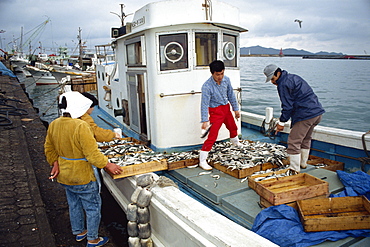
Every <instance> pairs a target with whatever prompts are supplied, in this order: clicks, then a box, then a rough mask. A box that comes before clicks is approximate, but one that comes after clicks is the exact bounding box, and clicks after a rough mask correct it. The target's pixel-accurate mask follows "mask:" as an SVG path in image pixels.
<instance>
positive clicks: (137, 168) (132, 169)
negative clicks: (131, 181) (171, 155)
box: [107, 160, 168, 179]
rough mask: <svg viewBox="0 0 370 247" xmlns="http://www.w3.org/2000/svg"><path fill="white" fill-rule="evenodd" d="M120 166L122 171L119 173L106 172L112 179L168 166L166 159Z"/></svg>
mask: <svg viewBox="0 0 370 247" xmlns="http://www.w3.org/2000/svg"><path fill="white" fill-rule="evenodd" d="M121 168H122V170H123V171H122V173H121V174H119V175H117V174H112V173H110V172H108V171H107V173H108V174H109V175H110V176H111V177H112V178H113V179H118V178H125V177H130V176H134V175H139V174H144V173H148V172H157V171H164V170H167V169H168V166H167V161H166V160H161V161H160V162H158V161H151V162H146V163H141V164H136V165H130V166H123V167H121Z"/></svg>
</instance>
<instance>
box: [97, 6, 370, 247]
mask: <svg viewBox="0 0 370 247" xmlns="http://www.w3.org/2000/svg"><path fill="white" fill-rule="evenodd" d="M246 31H247V29H245V28H243V27H241V26H240V24H239V11H238V9H237V8H235V7H233V6H231V5H229V4H226V3H223V2H219V1H215V0H214V1H203V0H188V1H179V0H178V1H176V0H170V1H161V2H153V3H149V4H147V5H145V6H144V7H142V8H140V9H139V10H137V11H136V12H135V14H134V16H133V20H132V22H130V23H127V24H126V25H125V26H122V27H120V28H112V38H113V41H112V44H111V46H112V47H113V48H114V53H115V62H111V63H107V62H106V63H98V64H97V65H96V77H97V87H98V89H97V95H98V99H99V107H96V109H95V110H94V112H93V113H92V117H93V118H94V119H95V121H96V123H97V124H98V125H99V126H101V127H103V128H113V127H119V128H121V129H122V131H123V133H124V134H125V135H126V136H129V137H132V138H135V139H137V140H140V141H142V142H145V143H147V145H148V146H149V147H150V148H151V149H152V150H154V151H155V152H157V153H172V152H180V151H189V150H199V149H200V148H201V145H202V143H203V141H204V139H201V138H200V126H201V125H200V123H199V121H200V110H199V108H200V101H201V86H202V84H203V83H204V81H205V80H206V79H207V78H209V77H210V71H209V67H208V64H209V63H210V62H211V61H213V60H215V59H220V60H223V61H224V63H225V66H226V72H225V74H227V76H228V77H229V78H230V80H231V83H232V86H233V88H234V90H235V93H236V94H237V95H239V96H240V71H239V58H240V53H239V50H240V49H239V48H240V33H241V32H246ZM271 115H272V114H271V109H268V111H266V114H264V113H261V115H257V114H252V113H248V112H242V117H241V121H240V122H238V127H239V129H240V133H239V134H240V136H241V139H244V140H249V141H254V142H267V143H276V144H282V145H285V144H286V142H287V136H288V134H289V127H285V129H284V131H283V132H282V133H281V134H280V135H279V136H277V137H274V138H271V136H269V135H268V134H266V132H265V133H261V131H260V130H261V127H263V129H266V130H268V129H270V128H271V126H270V125H271V123H272V121H271V120H272V117H271ZM228 138H229V136H228V131H227V130H226V128H224V127H223V128H221V130H220V133H219V136H218V141H220V142H222V141H225V140H228ZM313 139H314V140H313V142H312V149H311V155H315V156H318V157H322V158H327V159H330V160H334V161H339V162H344V163H345V167H344V169H345V170H346V171H350V172H353V171H356V170H361V169H362V170H363V171H365V172H368V171H369V169H370V165H368V164H365V163H363V162H361V159H359V157H366V156H367V152H366V150H364V146H365V147H366V145H368V144H369V142H370V138H369V136H366V135H365V134H364V133H360V132H356V131H348V130H342V129H335V128H328V127H322V126H317V127H316V128H315V131H314V135H313ZM365 149H366V148H365ZM202 172H203V170H202V169H200V168H198V167H197V168H191V169H190V168H181V169H175V170H171V171H161V172H158V173H156V174H157V175H160V176H165V177H168V178H170V179H172V180H173V181H175V182H176V184H177V185H178V187H179V189H178V188H175V187H173V186H169V187H163V188H162V187H158V186H156V187H154V188H153V189H152V192H153V197H152V199H151V202H150V206H149V208H150V224H151V229H152V230H151V231H152V234H151V238H152V239H153V242H154V245H155V246H277V245H276V244H274V243H273V242H272V241H270V240H268V239H266V238H264V237H262V236H259V235H258V234H256V233H255V232H253V231H251V230H250V229H251V228H252V225H253V223H254V220H255V219H256V216H257V215H258V214H259V213H260V212H261V211H262V208H261V207H260V205H259V203H258V202H259V200H260V197H259V195H257V194H256V193H255V191H254V190H253V189H251V188H249V186H248V184H247V183H246V182H244V183H243V181H242V179H239V178H236V177H233V176H230V175H229V174H227V173H224V172H221V171H218V170H217V169H213V171H212V174H213V175H217V181H215V177H214V176H210V175H205V176H204V175H200V174H202ZM101 173H102V177H103V181H104V183H105V185H106V186H107V188H108V189H109V191H110V192H111V194H112V195H113V196H114V198H115V199H116V200H117V202H118V203H119V204H120V206H121V207H122V209H123V210H124V211H125V212H126V213H127V208H128V205H129V204H130V203H131V196H132V194H133V192H134V191H135V189H136V187H137V186H136V180H135V176H131V177H126V178H120V179H114V178H113V177H112V176H111V175H110V174H108V173H106V172H105V171H104V170H102V171H101ZM304 173H307V174H310V175H312V176H315V177H317V178H325V179H326V181H327V182H328V183H329V184H330V186H329V191H330V193H337V192H339V191H341V190H343V184H342V183H341V182H340V181H339V179H338V177H337V174H336V173H335V172H333V171H329V170H326V169H316V168H315V167H314V166H312V165H309V166H308V167H307V169H305V170H304ZM332 244H333V243H331V242H328V241H326V242H323V243H321V244H320V245H319V246H332ZM369 244H370V240H369V238H359V237H356V238H354V237H347V238H344V239H341V240H339V241H337V242H335V243H334V245H336V246H338V245H340V246H366V245H369Z"/></svg>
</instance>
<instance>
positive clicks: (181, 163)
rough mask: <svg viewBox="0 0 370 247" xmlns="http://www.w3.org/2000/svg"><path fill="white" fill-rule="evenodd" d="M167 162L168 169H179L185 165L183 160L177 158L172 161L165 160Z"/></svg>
mask: <svg viewBox="0 0 370 247" xmlns="http://www.w3.org/2000/svg"><path fill="white" fill-rule="evenodd" d="M167 164H168V170H169V171H172V170H176V169H180V168H185V167H186V164H185V160H179V161H174V162H167Z"/></svg>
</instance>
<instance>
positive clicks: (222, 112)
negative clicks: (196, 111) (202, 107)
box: [202, 104, 238, 152]
mask: <svg viewBox="0 0 370 247" xmlns="http://www.w3.org/2000/svg"><path fill="white" fill-rule="evenodd" d="M208 111H209V121H210V124H212V127H211V129H210V131H209V134H208V138H207V140H206V141H205V142H204V143H203V146H202V151H207V152H208V151H210V150H211V149H212V146H213V144H214V143H215V142H216V140H217V136H218V131H219V130H220V128H221V126H222V124H223V123H224V124H225V126H226V128H227V129H228V130H229V132H230V138H234V137H236V136H237V135H238V127H237V126H236V124H235V120H234V116H233V114H232V113H231V111H230V105H229V104H227V105H220V106H218V107H215V108H208Z"/></svg>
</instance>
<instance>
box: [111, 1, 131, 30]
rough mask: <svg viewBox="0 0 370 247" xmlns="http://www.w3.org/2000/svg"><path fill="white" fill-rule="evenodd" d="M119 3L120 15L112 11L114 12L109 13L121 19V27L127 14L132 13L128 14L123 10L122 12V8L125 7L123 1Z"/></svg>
mask: <svg viewBox="0 0 370 247" xmlns="http://www.w3.org/2000/svg"><path fill="white" fill-rule="evenodd" d="M120 5H121V15H119V14H117V13H114V12H110V13H111V14H114V15H116V16H118V18H119V19H120V20H121V27H123V26H124V25H125V18H126V17H127V16H129V15H132V13H131V14H128V15H126V14H125V13H124V12H123V8H124V7H126V6H125V5H124V4H123V3H121V4H120Z"/></svg>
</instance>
